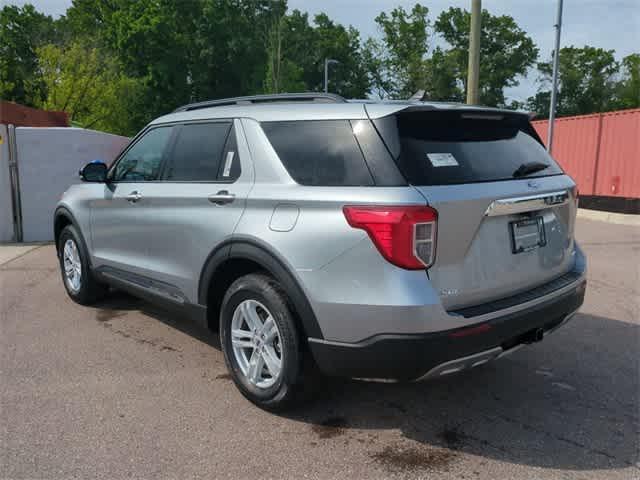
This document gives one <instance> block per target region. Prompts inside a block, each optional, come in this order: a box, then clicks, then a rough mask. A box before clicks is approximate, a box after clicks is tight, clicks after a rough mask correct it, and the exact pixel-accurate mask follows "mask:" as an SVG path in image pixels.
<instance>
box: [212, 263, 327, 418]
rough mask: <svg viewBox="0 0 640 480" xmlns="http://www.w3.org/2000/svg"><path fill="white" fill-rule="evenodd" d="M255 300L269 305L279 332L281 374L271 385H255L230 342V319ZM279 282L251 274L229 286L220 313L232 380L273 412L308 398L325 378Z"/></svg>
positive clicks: (223, 341)
mask: <svg viewBox="0 0 640 480" xmlns="http://www.w3.org/2000/svg"><path fill="white" fill-rule="evenodd" d="M245 300H256V301H258V302H260V303H261V304H262V305H264V306H265V307H266V309H267V310H268V311H269V312H270V313H271V316H272V317H273V319H274V322H275V323H276V325H277V327H278V330H279V334H280V348H281V351H282V373H281V374H280V376H279V379H278V380H277V381H276V382H275V384H273V385H272V386H270V387H268V388H259V387H257V386H256V385H254V384H252V383H251V382H250V381H249V380H248V378H247V377H246V376H245V375H244V373H243V372H242V369H241V367H240V365H239V363H238V361H237V359H236V357H235V354H234V351H233V347H232V343H231V322H232V319H233V314H234V312H235V310H236V308H237V307H238V306H239V305H240V303H242V302H244V301H245ZM301 333H302V332H301V331H300V330H299V327H298V325H297V322H296V319H295V316H294V314H293V313H292V310H291V308H290V306H289V302H288V300H287V296H286V294H285V293H284V291H283V290H282V288H281V287H280V285H279V284H278V283H277V282H276V281H275V280H274V279H273V278H271V277H269V276H267V275H263V274H249V275H245V276H244V277H241V278H239V279H238V280H236V281H235V282H233V284H232V285H231V286H230V287H229V289H228V290H227V292H226V294H225V296H224V299H223V300H222V309H221V313H220V344H221V346H222V351H223V353H224V359H225V362H226V364H227V368H228V370H229V373H230V374H231V377H232V379H233V381H234V382H235V384H236V386H237V387H238V389H239V390H240V392H241V393H242V394H243V395H244V396H245V397H246V398H247V399H248V400H250V401H251V402H253V403H254V404H256V405H258V406H259V407H261V408H264V409H266V410H270V411H282V410H285V409H288V408H292V407H294V406H296V405H300V404H301V403H304V402H305V401H307V400H309V399H310V397H311V395H312V394H313V393H314V392H315V390H316V387H318V386H319V384H320V383H321V380H322V377H321V376H320V375H319V373H318V372H317V368H316V367H315V364H314V362H313V360H312V359H311V357H310V354H309V353H308V351H307V349H306V344H305V343H304V339H303V336H302V335H301Z"/></svg>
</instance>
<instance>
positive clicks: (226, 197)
mask: <svg viewBox="0 0 640 480" xmlns="http://www.w3.org/2000/svg"><path fill="white" fill-rule="evenodd" d="M235 199H236V196H235V195H234V194H233V193H229V192H228V191H227V190H220V191H219V192H218V193H213V194H211V195H209V201H210V202H211V203H215V204H216V205H224V204H226V203H231V202H233V201H234V200H235Z"/></svg>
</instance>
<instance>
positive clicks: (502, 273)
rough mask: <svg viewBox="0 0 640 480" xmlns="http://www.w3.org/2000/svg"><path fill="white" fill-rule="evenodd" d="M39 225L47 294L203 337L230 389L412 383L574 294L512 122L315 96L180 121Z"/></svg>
mask: <svg viewBox="0 0 640 480" xmlns="http://www.w3.org/2000/svg"><path fill="white" fill-rule="evenodd" d="M81 177H82V179H83V180H84V183H82V184H80V185H74V186H72V187H71V188H70V189H69V190H68V191H67V192H66V193H65V194H64V196H63V198H62V200H61V201H60V203H59V205H58V206H57V209H56V211H55V219H54V229H55V239H56V245H57V251H58V256H59V258H60V267H61V271H62V278H63V280H64V285H65V287H66V290H67V292H68V293H69V296H70V297H71V298H72V299H73V300H75V301H76V302H78V303H81V304H89V303H91V302H94V301H95V300H97V299H98V298H100V297H101V296H102V295H103V294H104V293H105V292H106V290H107V287H108V286H112V287H116V288H118V289H122V290H126V291H129V292H131V293H133V294H135V295H138V296H140V297H144V298H146V299H149V300H151V301H153V302H156V303H160V304H162V305H163V306H165V307H166V308H171V309H175V310H176V311H178V312H181V313H180V314H182V315H184V316H189V317H192V318H195V319H197V320H198V321H200V322H202V323H203V324H204V325H205V326H206V327H207V328H210V329H215V330H216V331H219V334H220V341H221V345H222V350H223V352H224V358H225V361H226V363H227V367H228V369H229V372H230V374H231V376H232V377H233V380H234V381H235V383H236V385H237V386H238V388H239V389H240V391H241V392H242V393H243V394H244V395H245V396H246V397H247V398H249V399H250V400H251V401H252V402H254V403H256V404H258V405H260V406H262V407H264V408H270V409H278V408H284V407H285V406H287V405H290V404H291V402H292V401H294V400H296V399H299V398H302V397H303V396H304V395H305V394H307V393H308V392H310V391H312V389H311V388H309V387H313V386H314V385H318V379H319V378H322V376H321V375H319V374H325V375H337V376H349V377H365V378H387V379H399V380H415V379H423V378H433V377H440V376H442V375H446V374H450V373H453V372H458V371H461V370H465V369H468V368H472V367H475V366H478V365H481V364H483V363H486V362H487V361H490V360H493V359H495V358H498V357H501V356H502V355H505V354H507V353H509V352H512V351H514V350H515V349H517V348H519V347H521V346H523V345H525V344H529V343H532V342H537V341H539V340H541V339H542V338H543V337H544V336H545V335H546V334H547V333H549V332H551V331H553V330H555V329H556V328H558V327H559V326H560V325H562V324H563V323H564V322H566V321H567V320H568V319H569V318H570V317H571V316H572V315H573V314H574V313H575V312H576V310H577V309H578V308H579V307H580V305H581V304H582V302H583V298H584V293H585V286H586V282H585V268H586V263H585V257H584V255H583V253H582V251H581V250H580V248H579V247H578V245H577V244H576V242H575V240H574V222H575V216H576V207H577V198H576V197H577V191H576V186H575V183H574V182H573V181H572V180H571V178H569V177H568V176H567V175H566V174H564V173H563V171H562V170H561V169H560V167H559V166H558V165H557V164H556V163H555V162H554V161H553V159H552V158H551V157H550V156H549V155H548V154H547V152H546V151H545V149H544V147H543V145H542V143H541V141H540V138H539V137H538V135H537V134H536V132H535V131H534V129H533V128H532V126H531V124H530V122H529V118H528V116H527V115H526V114H524V113H519V112H513V111H506V110H498V109H490V108H479V107H469V106H466V105H458V104H442V103H426V102H411V101H402V102H370V101H346V100H344V99H343V98H341V97H338V96H335V95H326V94H297V95H272V96H255V97H242V98H234V99H227V100H216V101H210V102H202V103H197V104H191V105H186V106H184V107H181V108H179V109H178V110H176V111H175V112H173V113H171V114H169V115H166V116H163V117H161V118H158V119H157V120H154V121H153V122H151V123H150V124H149V125H147V127H145V128H144V129H143V130H142V131H141V132H140V133H139V134H138V135H137V136H136V137H135V138H134V140H133V141H132V142H131V144H130V145H129V146H128V147H127V149H125V150H124V151H123V152H122V154H121V155H120V156H119V157H118V158H117V159H116V160H115V161H114V162H113V164H112V165H111V166H110V167H107V166H106V165H105V164H104V163H100V162H92V163H90V164H88V165H86V166H85V167H84V168H83V170H82V171H81Z"/></svg>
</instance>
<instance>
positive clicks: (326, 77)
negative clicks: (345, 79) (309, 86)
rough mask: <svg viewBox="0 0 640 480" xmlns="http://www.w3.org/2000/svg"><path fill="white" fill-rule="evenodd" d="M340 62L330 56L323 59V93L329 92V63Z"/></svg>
mask: <svg viewBox="0 0 640 480" xmlns="http://www.w3.org/2000/svg"><path fill="white" fill-rule="evenodd" d="M335 63H340V62H339V61H338V60H333V59H332V58H325V59H324V93H329V65H331V64H335Z"/></svg>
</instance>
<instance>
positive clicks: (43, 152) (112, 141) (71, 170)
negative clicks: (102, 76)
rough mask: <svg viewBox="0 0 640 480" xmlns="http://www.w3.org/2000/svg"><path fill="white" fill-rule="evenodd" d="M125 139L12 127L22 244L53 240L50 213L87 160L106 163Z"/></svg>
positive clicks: (70, 130) (78, 130)
mask: <svg viewBox="0 0 640 480" xmlns="http://www.w3.org/2000/svg"><path fill="white" fill-rule="evenodd" d="M129 140H130V139H129V138H127V137H120V136H117V135H111V134H108V133H103V132H96V131H93V130H84V129H82V128H63V127H60V128H59V127H49V128H35V127H18V128H16V143H17V150H18V169H19V178H20V198H21V202H22V231H23V241H25V242H39V241H47V240H53V211H54V208H55V205H56V203H58V200H59V199H60V196H61V195H62V193H63V192H64V191H65V190H66V189H67V188H68V187H69V186H70V185H72V184H74V183H78V182H80V179H79V177H78V171H79V170H80V168H82V166H83V165H85V164H86V163H88V162H90V161H91V160H102V161H104V162H105V163H107V164H109V163H111V161H112V160H113V159H114V158H115V157H116V156H117V155H118V153H119V152H120V151H121V150H122V149H123V148H124V147H125V146H126V145H127V144H128V143H129Z"/></svg>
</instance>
